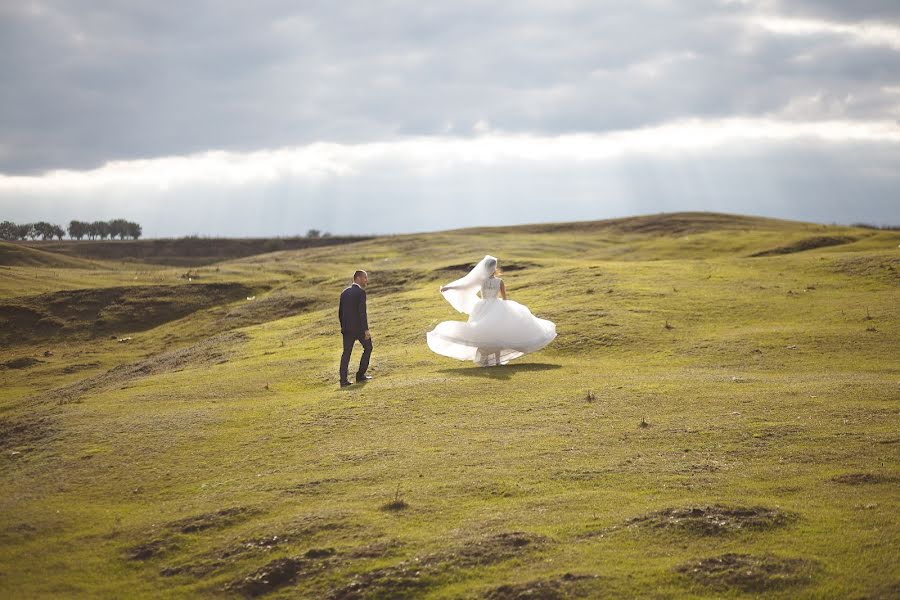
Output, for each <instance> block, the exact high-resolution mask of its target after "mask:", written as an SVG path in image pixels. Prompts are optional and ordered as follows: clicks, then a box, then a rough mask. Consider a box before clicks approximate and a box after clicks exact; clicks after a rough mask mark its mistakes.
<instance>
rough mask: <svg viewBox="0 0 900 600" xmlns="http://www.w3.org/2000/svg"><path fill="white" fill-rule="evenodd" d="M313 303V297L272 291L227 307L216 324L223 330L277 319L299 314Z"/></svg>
mask: <svg viewBox="0 0 900 600" xmlns="http://www.w3.org/2000/svg"><path fill="white" fill-rule="evenodd" d="M315 303H316V301H315V299H313V298H309V297H303V296H295V295H292V294H282V293H273V294H269V295H268V296H264V297H262V298H259V299H256V300H248V301H244V302H242V303H240V304H238V305H237V306H234V307H231V308H229V309H228V311H227V312H226V313H225V314H224V315H222V317H221V318H220V319H219V320H218V322H217V323H216V325H217V326H218V329H220V330H224V329H237V328H239V327H248V326H250V325H258V324H260V323H267V322H269V321H277V320H278V319H284V318H287V317H293V316H294V315H299V314H300V313H302V312H305V311H307V310H309V308H310V307H311V306H313V305H314V304H315Z"/></svg>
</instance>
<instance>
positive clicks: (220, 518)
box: [168, 506, 254, 533]
mask: <svg viewBox="0 0 900 600" xmlns="http://www.w3.org/2000/svg"><path fill="white" fill-rule="evenodd" d="M252 514H254V511H253V510H251V509H249V508H246V507H241V506H238V507H234V508H223V509H221V510H217V511H215V512H209V513H204V514H202V515H197V516H194V517H187V518H186V519H180V520H178V521H174V522H172V523H170V524H169V525H168V528H169V529H170V530H172V531H177V532H178V533H196V532H198V531H203V530H205V529H212V528H218V527H225V526H227V525H233V524H234V523H236V522H238V521H243V520H244V519H246V518H247V517H248V516H249V515H252Z"/></svg>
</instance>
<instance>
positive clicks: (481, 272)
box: [427, 256, 556, 367]
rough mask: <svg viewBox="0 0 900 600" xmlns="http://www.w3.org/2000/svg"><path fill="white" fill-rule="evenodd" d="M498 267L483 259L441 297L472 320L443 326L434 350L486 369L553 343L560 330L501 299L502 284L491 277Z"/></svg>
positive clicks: (433, 336) (431, 339)
mask: <svg viewBox="0 0 900 600" xmlns="http://www.w3.org/2000/svg"><path fill="white" fill-rule="evenodd" d="M496 266H497V259H496V258H494V257H492V256H485V257H484V259H482V261H481V262H479V263H478V265H476V266H475V268H474V269H473V270H472V271H471V272H470V273H469V275H467V276H466V277H464V278H462V279H459V280H457V281H455V282H453V283H451V284H449V286H447V288H448V289H447V290H446V291H444V292H442V293H443V294H444V297H445V298H446V299H447V301H448V302H450V304H451V305H452V306H453V307H454V308H456V309H457V310H458V311H460V312H464V313H468V314H469V320H468V321H467V322H463V321H444V322H443V323H439V324H438V326H437V327H435V328H434V329H433V330H432V331H429V332H428V334H427V338H428V347H429V348H431V350H432V351H434V352H436V353H438V354H441V355H443V356H449V357H450V358H457V359H459V360H471V361H473V362H474V363H475V364H476V365H478V366H482V367H487V366H496V365H502V364H506V363H507V362H509V361H510V360H512V359H514V358H518V357H520V356H522V355H524V354H527V353H529V352H535V351H537V350H540V349H541V348H543V347H544V346H546V345H547V344H549V343H550V342H552V341H553V339H554V338H555V337H556V325H554V324H553V323H552V322H551V321H547V320H545V319H539V318H537V317H535V316H534V315H533V314H531V311H530V310H528V308H527V307H526V306H523V305H522V304H519V303H518V302H515V301H513V300H503V299H501V298H500V297H499V295H500V281H501V280H500V279H497V278H496V277H494V276H493V273H494V270H495V269H496ZM479 291H480V292H481V298H478V296H477V293H478V292H479Z"/></svg>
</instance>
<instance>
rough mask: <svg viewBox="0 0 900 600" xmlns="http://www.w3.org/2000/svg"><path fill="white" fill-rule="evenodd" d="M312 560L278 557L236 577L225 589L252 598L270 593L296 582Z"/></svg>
mask: <svg viewBox="0 0 900 600" xmlns="http://www.w3.org/2000/svg"><path fill="white" fill-rule="evenodd" d="M310 562H311V561H308V560H305V559H302V558H290V557H287V558H277V559H275V560H273V561H271V562H269V563H267V564H266V565H264V566H262V567H260V568H259V569H257V570H256V571H254V572H253V573H250V574H249V575H247V576H245V577H241V578H239V579H235V580H234V581H232V582H231V583H229V584H227V585H226V586H225V588H224V591H226V592H235V593H238V594H241V595H242V596H247V597H250V598H254V597H256V596H262V595H264V594H268V593H270V592H273V591H275V590H277V589H278V588H280V587H284V586H286V585H290V584H292V583H295V582H296V580H297V577H298V576H299V575H300V574H301V573H302V572H304V571H305V570H306V569H307V568H308V567H309V565H310Z"/></svg>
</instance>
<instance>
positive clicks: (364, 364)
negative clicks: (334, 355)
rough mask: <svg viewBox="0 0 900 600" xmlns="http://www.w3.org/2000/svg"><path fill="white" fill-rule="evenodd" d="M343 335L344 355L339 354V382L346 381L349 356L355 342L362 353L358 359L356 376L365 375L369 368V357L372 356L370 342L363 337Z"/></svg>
mask: <svg viewBox="0 0 900 600" xmlns="http://www.w3.org/2000/svg"><path fill="white" fill-rule="evenodd" d="M343 335H344V353H343V354H341V381H347V370H348V369H349V368H350V354H351V353H352V352H353V344H355V343H356V342H359V343H360V344H362V347H363V353H362V357H361V358H360V359H359V369H358V370H357V371H356V375H357V376H359V375H365V374H366V370H367V369H368V368H369V357H370V356H372V340H371V339H368V340H367V339H366V338H365V336H364V335H359V336H356V335H353V334H352V333H350V334H347V333H345V334H343Z"/></svg>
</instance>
